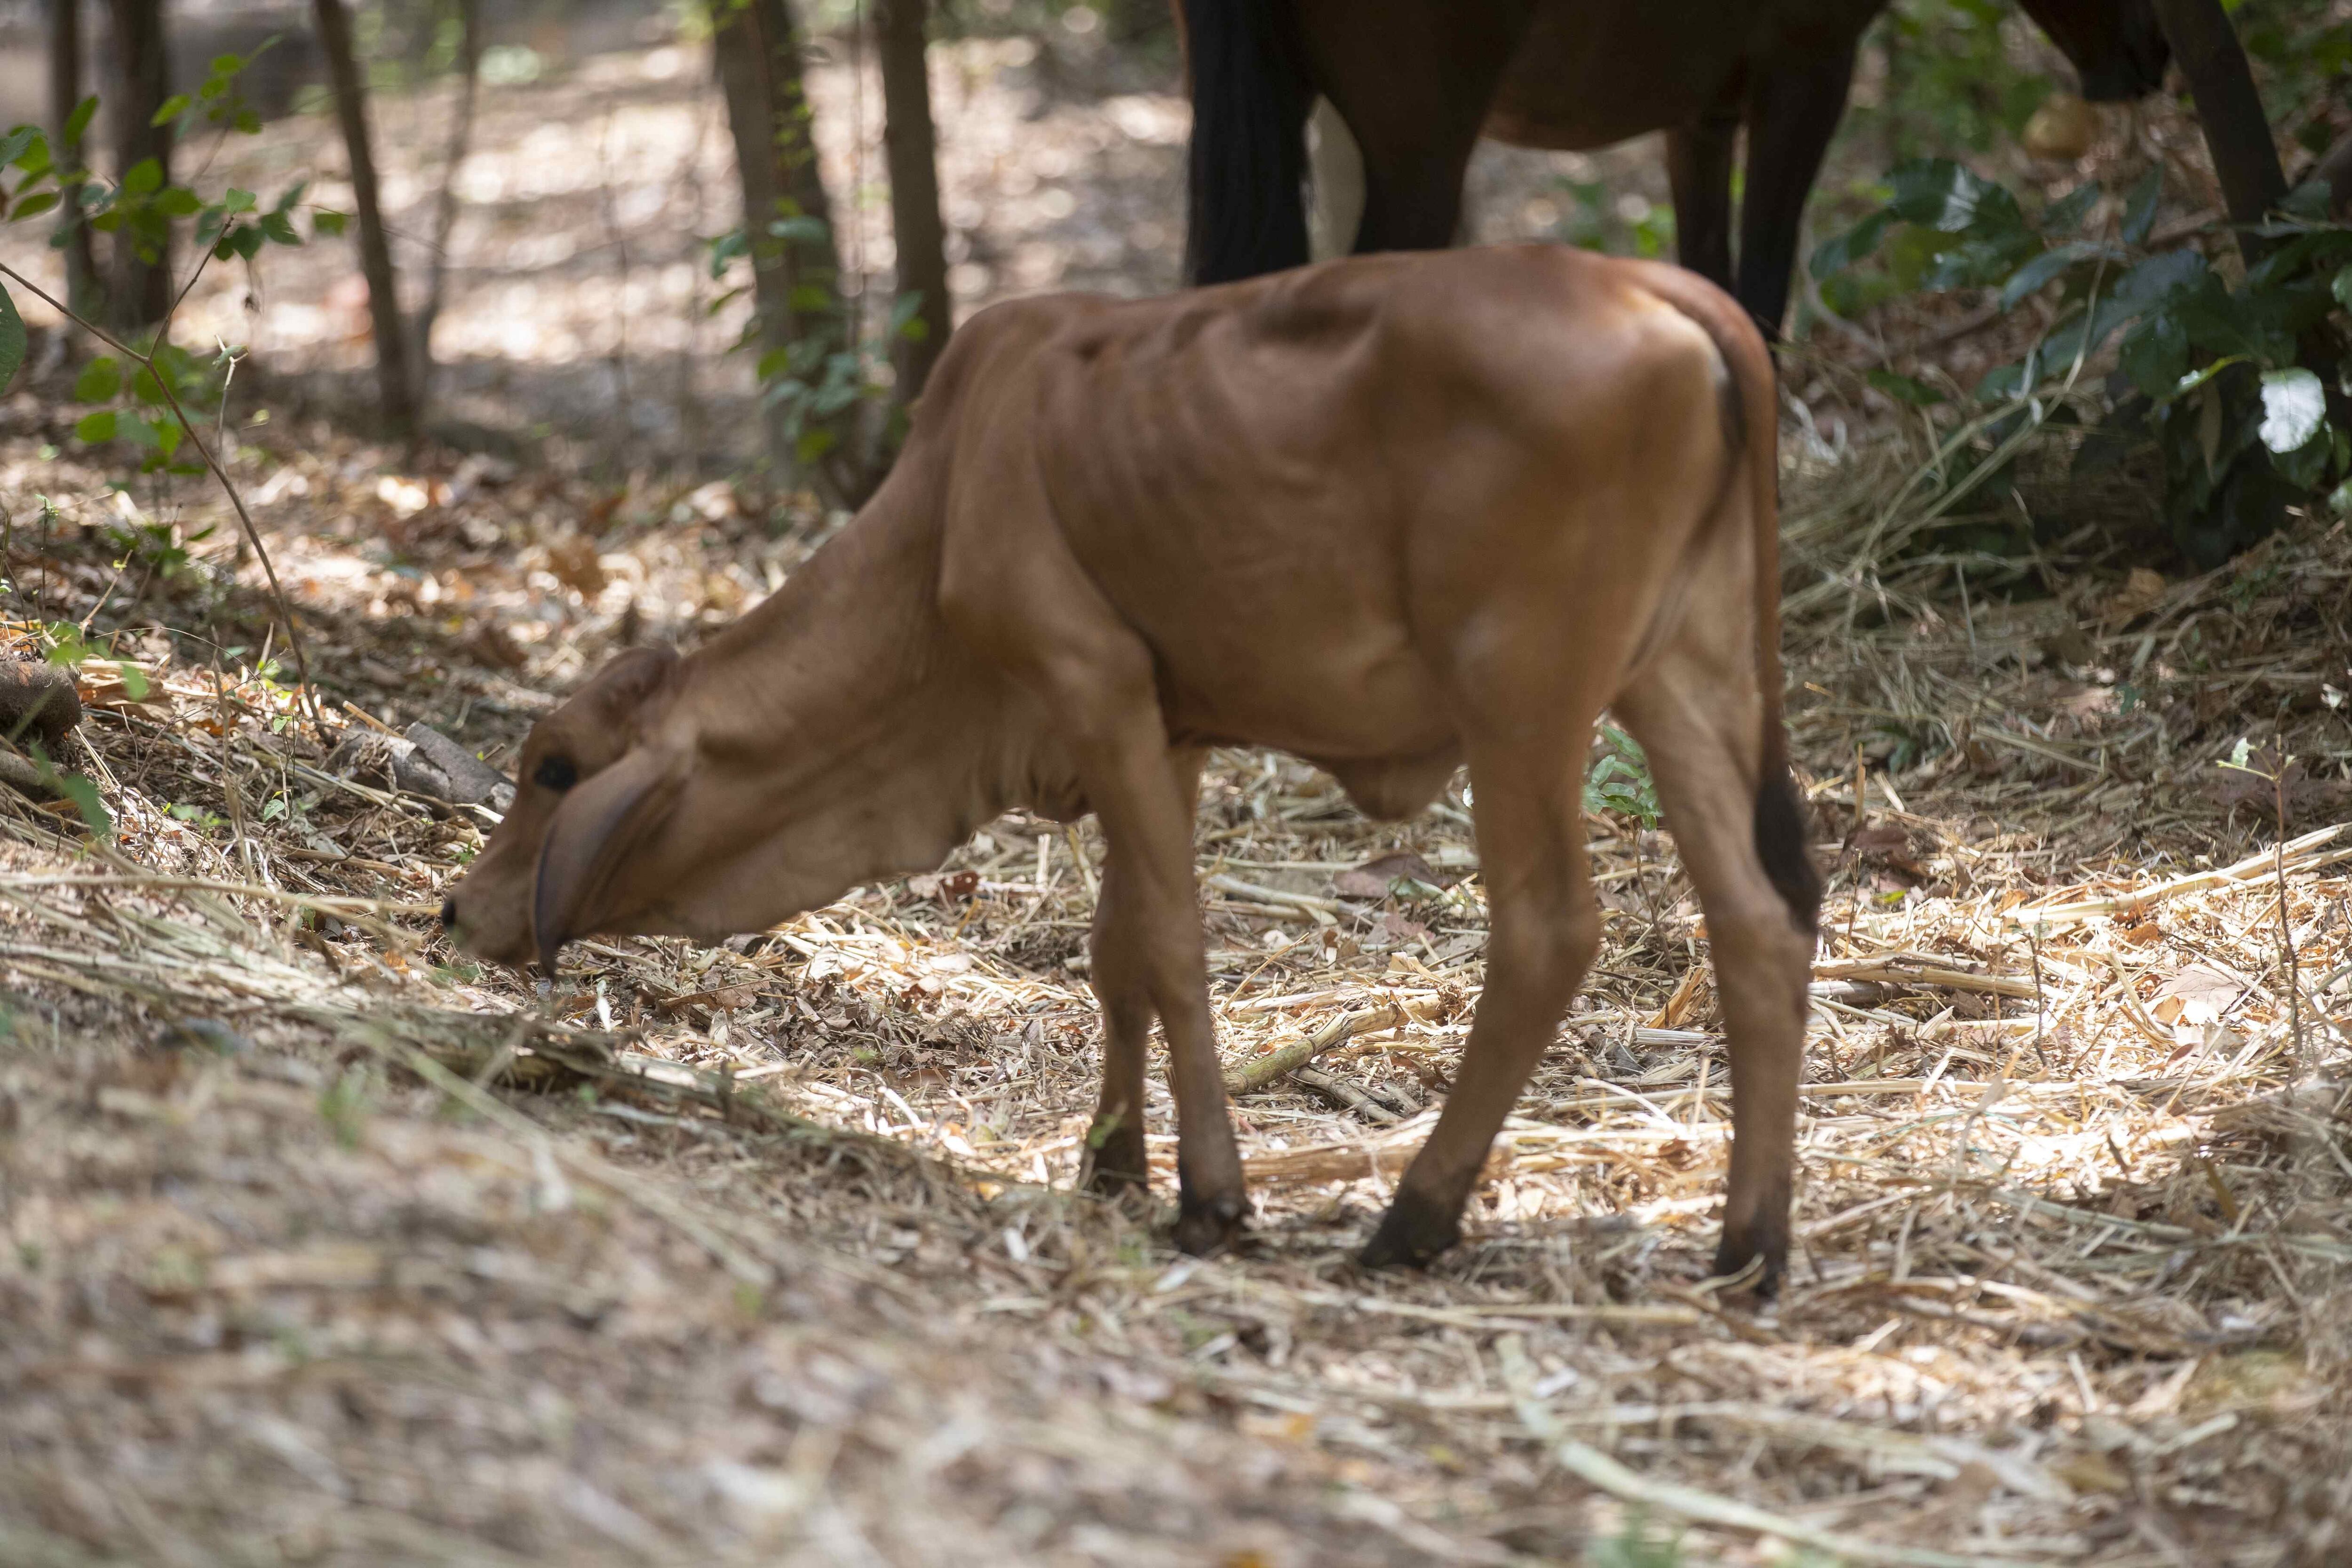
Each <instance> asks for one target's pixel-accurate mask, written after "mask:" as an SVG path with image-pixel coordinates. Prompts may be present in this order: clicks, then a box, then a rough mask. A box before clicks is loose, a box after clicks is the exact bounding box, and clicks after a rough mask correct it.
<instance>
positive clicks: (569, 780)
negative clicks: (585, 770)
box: [530, 756, 580, 794]
mask: <svg viewBox="0 0 2352 1568" xmlns="http://www.w3.org/2000/svg"><path fill="white" fill-rule="evenodd" d="M530 782H531V783H533V784H538V785H540V786H541V787H542V788H544V789H551V790H554V791H556V792H557V793H559V794H561V793H562V791H564V790H567V789H570V788H571V787H572V785H573V784H578V783H579V782H580V769H579V766H578V765H577V764H576V763H573V762H572V759H571V758H570V757H564V756H553V757H541V759H540V760H539V766H538V768H537V769H535V770H534V771H533V772H532V773H531V775H530Z"/></svg>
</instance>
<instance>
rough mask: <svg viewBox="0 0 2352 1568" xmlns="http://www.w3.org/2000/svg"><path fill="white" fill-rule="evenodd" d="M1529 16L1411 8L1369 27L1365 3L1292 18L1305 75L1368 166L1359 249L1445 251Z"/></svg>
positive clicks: (1308, 8) (1304, 8)
mask: <svg viewBox="0 0 2352 1568" xmlns="http://www.w3.org/2000/svg"><path fill="white" fill-rule="evenodd" d="M1529 10H1530V7H1528V6H1526V5H1458V6H1449V5H1402V6H1393V7H1384V8H1382V9H1381V13H1380V15H1379V16H1378V18H1377V20H1371V19H1368V18H1367V16H1366V15H1365V12H1364V9H1363V6H1362V5H1361V4H1360V0H1314V3H1312V4H1301V5H1297V7H1296V11H1297V28H1298V36H1299V47H1300V49H1301V51H1302V53H1303V55H1304V58H1305V59H1306V63H1307V76H1308V78H1309V79H1311V80H1313V81H1314V82H1315V83H1316V85H1317V86H1318V87H1319V88H1320V89H1322V90H1323V94H1324V96H1325V97H1327V98H1328V99H1329V100H1330V101H1331V106H1332V107H1333V108H1334V109H1336V110H1339V115H1340V117H1341V118H1343V119H1344V120H1345V121H1347V123H1348V129H1349V131H1350V132H1353V133H1354V135H1355V140H1356V145H1357V147H1358V148H1359V149H1360V152H1361V153H1362V156H1363V164H1364V207H1363V217H1362V219H1361V221H1360V223H1359V224H1358V225H1357V228H1356V237H1355V248H1356V250H1358V251H1360V252H1362V251H1374V250H1442V249H1444V247H1447V246H1449V245H1451V244H1453V243H1454V235H1455V232H1456V230H1457V229H1458V228H1459V227H1460V226H1461V218H1462V176H1463V173H1464V171H1465V169H1467V168H1468V166H1469V163H1470V150H1471V149H1472V148H1473V147H1474V146H1475V145H1476V144H1477V141H1478V129H1479V127H1480V126H1482V125H1483V124H1485V123H1486V110H1487V106H1488V105H1489V104H1491V103H1492V102H1493V101H1494V98H1495V89H1496V84H1497V83H1499V82H1500V81H1501V80H1502V75H1503V68H1504V67H1505V66H1506V65H1507V64H1508V63H1509V61H1510V58H1511V51H1512V50H1513V49H1514V48H1515V47H1517V44H1518V41H1519V38H1520V37H1521V35H1522V34H1523V33H1524V32H1525V30H1526V27H1527V22H1528V14H1529Z"/></svg>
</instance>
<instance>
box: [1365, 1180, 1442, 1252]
mask: <svg viewBox="0 0 2352 1568" xmlns="http://www.w3.org/2000/svg"><path fill="white" fill-rule="evenodd" d="M1461 1239H1462V1215H1461V1211H1460V1210H1458V1209H1455V1210H1447V1209H1444V1208H1442V1207H1440V1206H1439V1205H1436V1204H1433V1203H1431V1202H1429V1201H1428V1200H1427V1199H1425V1198H1423V1197H1421V1196H1420V1195H1419V1194H1415V1193H1413V1192H1412V1191H1411V1190H1409V1189H1407V1188H1403V1187H1400V1188H1398V1189H1397V1195H1396V1198H1395V1201H1393V1202H1392V1203H1391V1204H1390V1205H1389V1212H1388V1213H1387V1214H1385V1215H1381V1228H1380V1229H1378V1230H1376V1231H1374V1232H1372V1239H1371V1240H1370V1241H1368V1242H1366V1243H1365V1244H1364V1250H1363V1251H1361V1252H1360V1253H1358V1254H1357V1255H1356V1260H1357V1261H1358V1262H1360V1263H1361V1264H1362V1265H1363V1266H1364V1267H1365V1268H1400V1267H1402V1268H1427V1267H1428V1265H1429V1260H1430V1259H1431V1258H1435V1257H1436V1256H1437V1255H1438V1254H1439V1253H1441V1252H1443V1251H1444V1250H1445V1249H1446V1248H1447V1247H1452V1246H1453V1245H1454V1243H1455V1242H1457V1241H1459V1240H1461Z"/></svg>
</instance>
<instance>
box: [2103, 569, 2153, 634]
mask: <svg viewBox="0 0 2352 1568" xmlns="http://www.w3.org/2000/svg"><path fill="white" fill-rule="evenodd" d="M2163 598H2164V574H2162V573H2160V572H2153V571H2150V570H2149V569H2148V568H2147V567H2145V566H2135V567H2133V568H2132V569H2131V573H2130V574H2129V575H2128V576H2126V578H2125V579H2124V585H2123V586H2122V587H2120V588H2118V589H2116V591H2115V593H2114V595H2112V596H2110V597H2109V598H2108V600H2107V603H2106V608H2105V613H2104V618H2105V620H2106V622H2107V623H2108V624H2109V625H2110V626H2124V625H2126V624H2127V623H2129V622H2132V621H2136V620H2137V619H2139V618H2140V616H2144V615H2146V614H2147V613H2148V612H2149V611H2150V610H2153V609H2154V608H2156V606H2157V605H2158V604H2159V603H2161V602H2162V601H2163Z"/></svg>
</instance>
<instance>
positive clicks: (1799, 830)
mask: <svg viewBox="0 0 2352 1568" xmlns="http://www.w3.org/2000/svg"><path fill="white" fill-rule="evenodd" d="M1808 837H1809V835H1807V833H1806V832H1805V808H1804V805H1803V803H1802V802H1801V801H1800V800H1799V799H1798V798H1797V786H1796V783H1795V781H1794V780H1792V779H1790V776H1789V770H1788V768H1787V767H1786V766H1785V765H1783V764H1780V763H1778V762H1777V761H1776V762H1774V763H1768V764H1767V767H1766V770H1765V773H1764V777H1763V780H1762V782H1761V783H1760V784H1758V785H1757V788H1756V856H1757V858H1759V859H1760V860H1762V861H1763V862H1764V875H1765V876H1766V877H1767V878H1768V879H1770V881H1771V883H1772V890H1773V891H1774V892H1776V893H1779V894H1780V901H1781V902H1782V903H1785V904H1787V905H1788V906H1789V915H1790V919H1792V920H1794V921H1796V922H1797V925H1798V928H1799V929H1800V930H1801V931H1805V932H1806V933H1807V934H1808V935H1810V934H1811V933H1812V932H1813V931H1817V930H1818V929H1820V925H1821V915H1822V873H1821V868H1819V867H1817V866H1815V865H1814V864H1813V854H1812V850H1811V847H1808V844H1807V839H1808Z"/></svg>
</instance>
